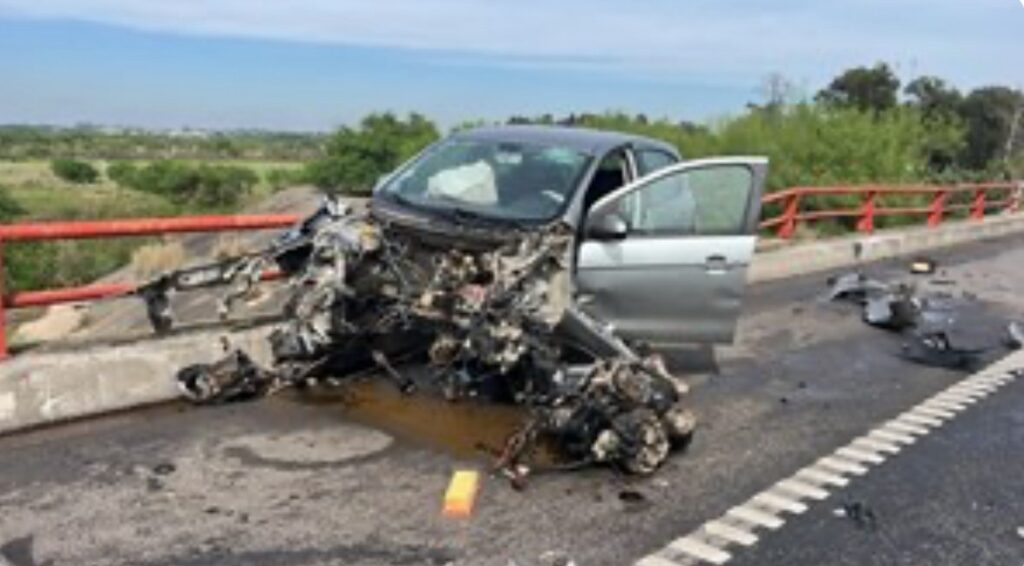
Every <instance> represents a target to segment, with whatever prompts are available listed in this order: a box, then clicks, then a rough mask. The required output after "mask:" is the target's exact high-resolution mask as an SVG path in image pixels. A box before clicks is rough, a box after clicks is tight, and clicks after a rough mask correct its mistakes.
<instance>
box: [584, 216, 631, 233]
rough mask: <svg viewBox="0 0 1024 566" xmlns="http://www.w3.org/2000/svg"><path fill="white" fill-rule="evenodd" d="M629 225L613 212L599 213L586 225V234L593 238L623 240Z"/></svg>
mask: <svg viewBox="0 0 1024 566" xmlns="http://www.w3.org/2000/svg"><path fill="white" fill-rule="evenodd" d="M628 233H629V225H628V224H626V221H625V220H624V219H623V218H622V216H619V215H618V214H616V213H614V212H608V213H605V214H601V215H600V216H598V217H597V218H594V219H593V222H591V223H589V224H588V225H587V236H588V237H589V238H592V239H594V240H624V239H625V238H626V234H628Z"/></svg>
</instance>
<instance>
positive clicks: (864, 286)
mask: <svg viewBox="0 0 1024 566" xmlns="http://www.w3.org/2000/svg"><path fill="white" fill-rule="evenodd" d="M919 261H920V262H922V263H925V262H926V261H925V260H915V263H916V262H919ZM927 262H930V265H931V268H932V269H933V270H934V261H933V260H927ZM829 285H830V289H829V292H828V295H827V297H828V299H829V300H832V301H847V302H852V303H855V304H858V305H860V306H861V308H862V317H863V319H864V322H865V323H867V324H869V325H871V326H874V327H877V328H882V329H885V330H890V331H893V332H898V333H901V334H902V335H903V336H904V337H905V338H906V340H905V342H904V344H903V348H902V355H903V356H904V357H905V358H906V359H908V360H911V361H914V362H918V363H921V364H925V365H930V366H936V367H944V368H950V369H961V370H970V369H972V368H975V367H976V366H977V365H978V361H979V360H980V358H981V356H983V355H984V354H985V353H986V352H988V351H990V350H993V349H995V348H998V347H999V346H1000V345H999V339H998V338H997V339H990V338H989V337H985V336H984V334H985V333H984V332H982V331H981V330H980V327H981V326H984V324H983V321H982V320H980V318H981V316H980V315H979V313H980V311H981V305H980V303H979V301H978V299H977V297H976V296H974V295H972V294H970V293H968V292H963V293H961V295H960V296H959V297H955V296H954V295H953V294H952V293H949V292H946V291H943V292H931V293H920V292H918V290H917V288H916V286H914V285H909V284H906V283H901V282H897V283H891V284H890V283H885V282H882V281H879V280H877V279H872V278H870V277H867V276H865V275H864V274H863V273H861V272H854V273H847V274H844V275H840V276H838V277H834V278H832V279H830V280H829ZM1014 324H1016V323H1011V324H1010V326H1009V328H1008V336H1009V337H1008V338H1007V339H1006V343H1007V345H1010V346H1012V344H1013V343H1014V338H1013V336H1014V332H1015V331H1017V332H1018V333H1019V334H1020V335H1021V336H1019V337H1024V333H1021V332H1020V331H1022V330H1024V328H1021V327H1020V326H1019V325H1018V326H1016V327H1015V326H1014Z"/></svg>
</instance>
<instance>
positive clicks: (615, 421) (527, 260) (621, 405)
mask: <svg viewBox="0 0 1024 566" xmlns="http://www.w3.org/2000/svg"><path fill="white" fill-rule="evenodd" d="M503 236H504V237H503V238H502V240H501V241H500V242H496V243H495V244H493V245H481V246H478V247H475V248H474V247H468V246H466V245H465V244H463V245H455V243H452V242H443V241H431V240H430V239H429V238H425V237H423V235H422V234H421V233H419V232H414V231H410V230H409V229H408V228H404V227H401V226H397V225H390V224H386V223H383V222H382V221H380V220H378V219H376V218H374V217H373V216H372V215H370V214H365V213H356V212H353V211H352V210H349V209H348V208H346V207H345V206H343V205H341V204H339V203H337V202H336V201H333V200H330V199H328V200H326V201H325V203H324V205H323V206H322V207H321V208H320V209H319V210H318V211H317V212H316V213H315V214H313V215H312V216H311V217H309V218H307V219H306V220H304V221H303V222H302V223H300V224H299V225H298V226H296V227H295V228H293V229H292V230H290V231H288V232H286V233H285V234H283V235H282V236H281V237H280V238H278V239H277V240H276V241H275V242H274V243H273V244H272V245H271V246H270V247H269V248H268V249H267V250H265V251H263V252H261V253H259V254H254V255H250V256H245V257H242V258H238V259H235V260H229V261H226V262H221V263H219V264H217V265H215V266H206V267H203V268H198V269H196V268H194V269H192V270H189V271H190V272H201V273H205V274H207V277H206V279H205V280H204V282H203V286H206V285H208V284H211V283H219V284H224V285H227V286H229V287H230V291H229V293H228V294H227V296H226V297H225V298H224V300H223V301H222V311H223V313H225V314H226V313H228V312H229V311H230V310H231V308H232V307H233V305H234V304H235V303H236V302H237V301H238V300H239V299H240V298H243V297H245V296H246V295H247V294H248V293H250V292H251V291H252V289H253V287H254V284H255V283H256V282H257V281H258V279H259V276H260V274H261V273H262V272H263V270H264V269H266V268H269V267H274V268H277V269H280V270H281V271H282V272H284V274H285V275H286V276H287V277H288V284H287V292H288V295H289V296H288V300H287V303H286V306H285V309H284V310H285V312H284V314H285V318H284V320H283V322H281V323H280V324H277V325H276V326H275V327H274V328H273V330H272V331H271V333H270V335H269V341H270V345H271V350H272V352H273V358H274V363H273V367H269V368H264V367H259V366H258V365H257V364H256V363H255V362H254V361H253V360H252V359H251V358H250V357H249V356H248V355H246V354H245V353H244V352H241V351H229V352H228V353H227V355H226V357H224V358H223V359H221V360H219V361H217V362H214V363H212V364H199V365H192V366H189V367H186V368H183V369H182V370H181V371H180V372H179V375H178V380H179V385H180V386H181V389H182V391H183V392H184V394H185V395H186V396H187V397H188V398H189V399H190V400H192V401H194V402H197V403H204V404H208V403H223V402H228V401H235V400H240V399H248V398H254V397H259V396H262V395H267V394H270V393H273V392H274V391H277V390H279V389H281V388H284V387H289V386H308V385H312V384H325V383H329V384H338V383H343V382H344V380H345V379H346V376H352V375H355V374H356V373H357V372H360V371H361V370H365V369H367V368H375V369H378V370H379V372H377V374H378V375H384V376H387V378H388V379H391V380H393V381H394V383H395V385H396V387H398V388H400V389H401V391H403V392H406V393H412V392H413V391H414V390H416V389H417V388H419V387H422V386H424V385H426V386H429V387H436V389H437V390H438V391H440V392H441V393H443V394H444V395H445V396H446V397H448V398H449V399H451V400H453V401H454V400H459V399H467V398H479V399H483V400H487V401H494V402H506V403H514V404H518V405H522V406H525V407H526V408H527V409H528V413H529V415H530V417H529V418H528V419H527V422H525V423H524V425H523V427H522V428H521V429H520V430H519V431H517V432H516V433H515V434H513V435H512V437H511V438H510V439H509V441H508V443H507V445H506V446H505V447H504V449H503V450H501V451H500V456H499V458H498V467H499V468H500V469H501V470H503V471H505V472H506V473H507V474H508V475H510V477H512V478H513V479H516V480H519V479H522V477H523V476H525V474H526V473H527V472H528V471H529V469H530V464H529V459H530V455H531V453H532V452H533V450H534V448H535V446H536V444H537V442H538V441H539V440H540V439H547V440H550V441H552V442H553V443H554V445H555V446H557V447H558V449H559V450H560V452H561V453H562V454H563V455H564V456H565V457H566V458H568V459H569V460H570V461H571V462H573V463H577V464H589V463H607V464H612V465H615V466H618V467H621V468H622V469H624V470H626V471H628V472H631V473H638V474H647V473H651V472H653V471H655V470H656V469H657V468H658V466H659V465H660V464H661V463H662V462H664V460H665V459H666V457H667V456H668V454H669V451H670V449H671V447H672V446H673V445H679V444H681V443H684V442H686V441H687V440H688V439H689V437H690V435H691V434H692V432H693V429H694V426H695V419H694V417H693V415H692V413H690V412H689V411H688V410H686V409H684V408H683V407H682V404H681V400H682V398H683V396H684V395H685V394H686V392H687V386H686V384H685V383H684V382H683V381H682V380H680V379H678V378H676V377H673V376H672V375H670V374H669V373H668V371H667V370H666V369H665V364H664V363H663V362H662V360H661V358H660V357H659V356H657V355H656V354H653V353H651V352H650V351H648V349H647V348H646V347H644V346H643V345H642V344H627V343H626V342H624V341H623V340H621V339H619V338H618V337H617V336H616V335H615V333H614V331H613V329H612V328H611V327H610V326H609V325H607V324H605V323H604V322H602V321H599V320H596V319H594V318H593V317H591V316H590V315H588V314H586V313H585V312H583V311H582V310H580V309H578V308H577V307H576V306H575V305H574V303H573V290H572V280H571V277H570V272H571V268H572V265H573V257H572V254H573V252H574V249H573V232H572V229H571V228H570V227H568V226H565V225H561V224H553V225H551V226H548V227H546V228H542V229H539V230H537V229H534V230H529V231H527V230H514V229H513V230H509V231H508V233H507V234H504V235H503ZM185 280H189V278H187V277H182V274H181V273H175V274H168V275H166V276H164V277H161V278H160V279H159V280H158V281H156V282H154V283H153V284H151V285H149V286H147V287H145V288H144V289H143V290H141V291H140V295H141V296H142V297H143V298H144V299H146V302H147V305H148V306H149V310H150V318H151V320H153V322H154V327H156V328H157V329H158V330H166V329H167V328H169V327H170V325H171V324H172V320H173V319H172V317H171V314H170V312H169V307H168V305H169V301H168V300H167V294H168V293H169V292H171V291H175V290H182V289H183V288H185V285H183V284H181V283H180V282H181V281H185ZM193 280H195V278H193ZM414 361H415V362H422V361H425V362H426V363H427V365H428V367H429V368H430V373H431V376H432V378H431V379H430V380H429V382H428V383H422V382H417V381H416V380H413V379H411V378H409V377H407V376H406V375H404V374H403V373H402V372H401V371H400V370H399V369H398V368H399V367H400V365H401V364H402V363H406V362H414Z"/></svg>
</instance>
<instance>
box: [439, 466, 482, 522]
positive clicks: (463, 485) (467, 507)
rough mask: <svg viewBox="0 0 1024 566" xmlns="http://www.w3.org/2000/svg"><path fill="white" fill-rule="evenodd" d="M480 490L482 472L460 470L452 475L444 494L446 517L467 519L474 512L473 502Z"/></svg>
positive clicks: (444, 512)
mask: <svg viewBox="0 0 1024 566" xmlns="http://www.w3.org/2000/svg"><path fill="white" fill-rule="evenodd" d="M479 490H480V473H479V472H475V471H472V470H458V471H456V472H455V473H454V474H453V475H452V481H451V482H450V483H449V484H448V491H446V492H445V494H444V511H443V514H444V516H445V517H451V518H457V519H466V518H469V516H470V515H472V514H473V504H474V503H475V502H476V494H477V492H478V491H479Z"/></svg>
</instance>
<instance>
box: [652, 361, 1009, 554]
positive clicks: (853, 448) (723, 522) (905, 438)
mask: <svg viewBox="0 0 1024 566" xmlns="http://www.w3.org/2000/svg"><path fill="white" fill-rule="evenodd" d="M1022 365H1024V352H1016V353H1014V354H1011V355H1009V356H1007V357H1006V358H1004V359H1002V360H1000V361H999V362H997V363H996V364H994V365H992V366H990V367H989V368H988V369H986V370H984V371H983V372H981V373H978V374H976V375H974V376H972V377H968V378H966V379H964V380H962V381H960V382H959V383H956V384H954V385H952V386H950V387H948V388H947V389H946V390H944V391H941V392H939V393H937V394H935V395H933V396H932V397H930V398H929V399H927V400H925V401H923V402H921V403H919V404H918V405H916V406H915V407H913V408H911V409H909V410H907V411H906V412H904V413H903V414H901V415H899V416H898V417H896V418H895V419H893V420H889V421H885V422H883V423H882V424H881V425H879V426H877V427H876V428H875V429H873V430H871V431H869V432H868V433H867V434H865V435H863V436H861V437H859V438H857V439H855V440H854V441H853V442H851V443H850V444H848V445H846V446H843V447H841V448H839V449H837V450H836V451H835V452H833V453H832V454H831V455H829V456H824V457H822V458H820V459H818V460H817V461H816V462H815V463H814V464H812V465H811V466H807V467H805V468H803V469H801V470H798V471H797V472H796V473H795V474H793V475H792V476H790V477H789V478H784V479H782V480H779V481H778V482H776V483H775V484H774V485H772V486H771V487H769V488H768V489H767V490H765V491H763V492H761V493H759V494H757V495H754V496H753V497H751V498H750V499H749V500H748V501H747V502H746V503H744V504H742V505H738V506H736V507H733V508H732V509H729V511H727V512H726V513H725V515H724V516H723V517H722V518H719V519H716V520H711V521H708V522H707V523H705V524H704V525H702V526H701V527H700V528H699V529H698V530H696V531H694V532H693V533H691V534H690V535H687V536H684V537H682V538H680V539H677V540H675V541H674V542H672V543H671V544H669V545H668V547H667V549H668V551H669V552H674V553H675V554H685V555H686V556H687V558H680V560H684V561H687V562H686V563H687V564H689V563H690V561H692V560H693V559H696V560H698V561H704V562H710V563H712V564H724V563H725V562H728V561H729V560H730V559H731V558H732V555H731V554H730V553H729V552H728V547H729V545H740V546H745V547H746V546H753V545H755V544H756V543H757V542H758V541H759V540H760V538H759V537H758V535H757V534H755V533H753V532H750V531H751V530H752V529H754V528H756V527H761V528H766V529H771V530H774V529H778V528H780V527H782V526H783V525H784V524H785V520H783V519H781V518H780V517H778V516H777V515H776V514H775V512H782V511H786V512H790V513H794V514H798V513H803V512H804V511H807V509H808V507H807V505H806V504H804V503H802V502H801V501H798V500H796V499H794V498H803V499H814V500H821V499H825V498H827V497H828V496H829V492H828V490H827V489H825V487H824V486H829V487H832V488H837V489H838V488H842V487H844V486H846V485H847V484H848V483H849V480H848V479H846V478H845V477H843V476H842V475H840V474H852V475H857V476H860V475H864V474H866V473H867V472H868V468H867V467H865V466H864V465H862V464H863V463H864V462H870V463H872V464H881V463H884V462H885V460H886V458H885V457H884V456H882V455H881V454H880V453H887V454H897V453H899V452H900V451H901V450H903V449H904V448H905V447H906V446H909V445H911V444H914V443H915V442H916V441H917V439H918V438H917V437H920V436H925V435H927V434H929V433H931V432H933V430H934V429H936V428H938V427H940V426H942V424H943V423H944V421H945V420H949V419H952V418H954V417H955V416H957V414H959V413H960V412H962V411H964V410H966V409H967V408H968V406H969V405H973V404H975V403H977V402H978V401H980V400H981V399H984V398H985V397H987V396H988V395H990V394H991V393H993V392H995V391H997V390H998V389H999V388H1000V387H1002V386H1003V385H1006V384H1008V383H1011V382H1013V381H1015V380H1017V379H1024V369H1013V370H1009V369H1008V368H1011V367H1013V368H1021V366H1022ZM736 522H740V523H741V524H740V525H739V526H737V525H736ZM748 525H749V528H744V527H747V526H748ZM661 552H662V555H659V554H658V553H654V554H651V555H649V556H646V557H644V558H642V559H641V560H640V561H638V562H637V563H636V566H680V563H678V562H675V561H673V560H670V559H668V558H665V556H664V554H665V551H661Z"/></svg>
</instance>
